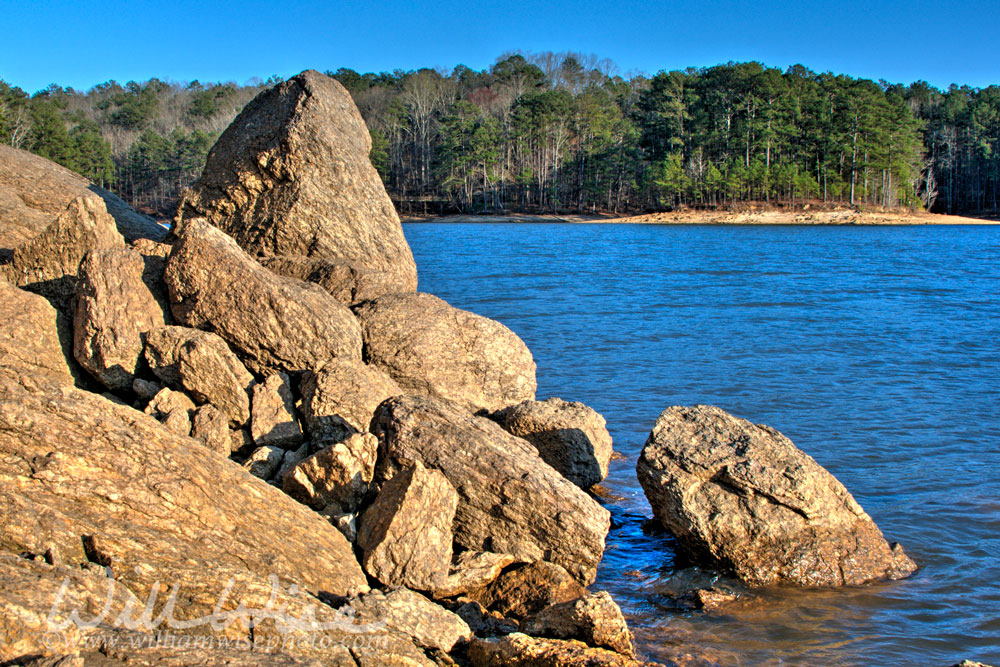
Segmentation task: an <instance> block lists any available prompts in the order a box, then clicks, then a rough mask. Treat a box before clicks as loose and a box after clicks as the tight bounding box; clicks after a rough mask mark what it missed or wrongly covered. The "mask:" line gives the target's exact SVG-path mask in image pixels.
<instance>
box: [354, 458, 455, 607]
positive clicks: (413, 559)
mask: <svg viewBox="0 0 1000 667" xmlns="http://www.w3.org/2000/svg"><path fill="white" fill-rule="evenodd" d="M457 504H458V494H457V493H455V489H454V488H453V487H452V485H451V484H450V483H449V482H448V478H447V477H445V476H444V475H443V474H441V473H440V472H439V471H437V470H428V469H426V468H424V467H423V466H422V465H421V464H420V463H419V462H416V463H414V464H413V465H412V466H410V467H408V468H407V469H406V470H403V471H401V472H400V473H399V474H397V475H396V476H395V477H393V478H392V479H391V480H389V481H388V482H386V483H385V484H384V485H383V486H382V489H381V491H379V494H378V497H377V498H375V502H373V503H372V504H371V506H370V507H369V508H368V509H367V510H365V513H364V515H363V516H362V517H361V526H360V528H359V529H358V546H359V547H360V548H361V550H362V552H363V556H362V559H361V564H362V565H363V566H364V568H365V571H366V572H367V573H368V574H370V575H371V576H373V577H375V578H376V579H378V580H379V581H381V582H382V583H383V584H386V585H388V586H407V587H409V588H415V589H417V590H423V591H431V590H434V589H435V588H436V587H437V586H439V585H441V583H442V582H443V581H444V580H445V577H447V575H448V568H449V566H450V565H451V546H452V529H451V524H452V520H453V519H454V517H455V506H456V505H457Z"/></svg>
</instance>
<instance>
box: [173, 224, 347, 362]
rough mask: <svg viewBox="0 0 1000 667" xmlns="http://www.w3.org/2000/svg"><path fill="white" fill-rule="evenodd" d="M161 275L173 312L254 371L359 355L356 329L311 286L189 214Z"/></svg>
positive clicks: (340, 309) (340, 307)
mask: <svg viewBox="0 0 1000 667" xmlns="http://www.w3.org/2000/svg"><path fill="white" fill-rule="evenodd" d="M178 232H179V234H180V238H179V239H178V241H177V243H176V245H175V246H174V250H173V253H171V255H170V259H169V260H168V261H167V268H166V272H165V274H164V280H165V281H166V283H167V289H168V290H169V292H170V302H171V306H172V309H173V313H174V317H176V318H177V320H178V321H179V322H181V323H182V324H185V325H187V326H189V327H194V328H196V329H207V330H211V331H213V332H215V333H217V334H218V335H219V336H221V337H222V338H223V339H225V341H226V342H227V343H229V345H231V346H232V347H233V349H234V350H236V352H237V353H238V354H239V355H240V357H241V358H242V359H243V362H244V363H245V364H246V365H247V367H248V368H249V369H250V370H251V371H254V372H255V373H259V374H261V375H265V374H267V373H268V372H269V371H286V372H292V371H303V370H307V369H310V368H319V367H321V366H322V365H323V364H325V363H327V362H329V361H331V360H333V359H337V358H346V359H353V360H360V359H361V329H360V327H359V326H358V322H357V320H355V319H354V317H353V316H352V315H351V311H350V310H348V309H347V307H346V306H344V305H342V304H341V303H339V302H338V301H337V300H336V299H334V298H333V297H332V296H330V295H329V294H327V293H326V292H324V291H323V290H322V289H320V288H319V287H316V286H315V285H310V284H308V283H303V282H299V281H296V280H291V279H289V278H282V277H281V276H277V275H275V274H273V273H271V272H270V271H268V270H267V269H265V268H264V267H262V266H261V265H260V264H258V263H257V262H256V261H254V259H253V258H252V257H250V256H248V255H247V254H246V253H245V252H244V251H243V250H241V249H240V247H239V246H238V245H237V244H236V242H235V241H233V240H232V239H231V238H229V237H228V236H226V235H225V234H224V233H223V232H221V231H219V230H218V229H216V228H215V227H212V226H211V225H209V224H208V223H206V222H205V221H203V220H188V221H186V222H185V223H184V226H183V227H182V228H180V229H179V230H178Z"/></svg>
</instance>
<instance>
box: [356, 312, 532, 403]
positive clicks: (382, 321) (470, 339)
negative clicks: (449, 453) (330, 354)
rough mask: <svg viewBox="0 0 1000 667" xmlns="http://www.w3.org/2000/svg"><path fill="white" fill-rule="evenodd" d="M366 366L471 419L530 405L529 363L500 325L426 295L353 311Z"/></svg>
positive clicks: (528, 354)
mask: <svg viewBox="0 0 1000 667" xmlns="http://www.w3.org/2000/svg"><path fill="white" fill-rule="evenodd" d="M354 312H355V314H357V316H358V319H359V320H361V326H362V330H363V335H364V346H365V347H364V355H365V361H367V362H368V363H369V364H372V365H373V366H375V367H377V368H379V369H381V370H383V371H385V372H386V373H387V374H388V375H389V377H391V378H392V379H393V380H395V381H396V382H398V383H399V386H400V387H402V388H403V389H404V390H405V391H406V392H407V393H410V394H416V395H423V396H435V397H437V398H443V399H446V400H448V401H451V402H453V403H455V404H456V405H461V406H463V407H465V408H466V409H467V410H469V411H470V412H475V411H477V410H488V411H493V410H499V409H501V408H504V407H506V406H508V405H511V404H513V403H517V402H519V401H523V400H527V399H533V398H534V397H535V387H536V382H535V362H534V360H533V359H532V357H531V352H530V351H529V350H528V348H527V346H526V345H525V344H524V342H523V341H522V340H521V339H520V338H518V337H517V335H516V334H515V333H514V332H513V331H511V330H510V329H508V328H507V327H505V326H504V325H502V324H500V323H499V322H496V321H494V320H491V319H488V318H486V317H481V316H479V315H476V314H474V313H470V312H468V311H465V310H459V309H458V308H453V307H452V306H449V305H448V304H447V303H445V302H444V301H442V300H441V299H439V298H437V297H436V296H433V295H431V294H422V293H421V294H390V295H387V296H383V297H380V298H378V299H376V300H375V301H371V302H368V303H364V304H362V305H360V306H358V307H357V308H355V311H354Z"/></svg>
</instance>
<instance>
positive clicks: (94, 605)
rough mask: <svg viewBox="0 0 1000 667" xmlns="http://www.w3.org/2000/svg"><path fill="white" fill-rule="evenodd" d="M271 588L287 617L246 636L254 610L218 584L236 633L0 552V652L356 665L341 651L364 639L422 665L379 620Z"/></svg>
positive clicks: (45, 662)
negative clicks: (234, 601) (230, 598)
mask: <svg viewBox="0 0 1000 667" xmlns="http://www.w3.org/2000/svg"><path fill="white" fill-rule="evenodd" d="M87 565H92V564H89V563H88V564H87ZM235 583H236V582H235V581H234V584H235ZM237 590H239V589H237ZM262 592H263V590H260V591H254V593H255V594H257V595H260V594H261V593H262ZM273 592H274V593H275V596H274V599H273V600H271V604H272V606H273V607H274V608H275V611H277V610H282V611H284V612H286V613H287V616H286V617H285V618H287V619H288V620H289V621H291V623H290V624H289V625H288V626H285V627H281V626H278V625H276V624H274V623H273V622H272V621H270V620H268V619H266V618H264V619H261V618H259V617H258V618H254V619H253V620H254V621H255V625H254V634H253V636H252V637H249V636H247V634H246V633H247V630H246V629H245V624H246V623H247V622H248V621H249V620H250V618H249V615H250V614H252V613H253V612H254V611H255V609H249V610H244V611H242V612H241V611H240V610H238V609H229V607H230V606H231V605H229V604H227V603H226V600H225V596H226V593H223V594H222V595H221V596H219V599H220V600H221V603H220V609H219V612H220V613H221V614H220V615H221V618H220V621H221V623H220V625H222V626H225V625H228V621H229V620H230V619H231V620H232V621H233V626H232V627H233V629H234V630H236V629H238V630H239V631H241V632H243V633H245V634H244V636H242V637H241V636H239V635H238V633H233V632H231V631H229V632H228V635H227V631H228V628H226V627H213V626H212V625H211V621H210V620H208V619H211V618H212V617H211V616H208V617H205V618H204V619H201V620H198V619H191V620H188V621H186V623H188V624H190V627H184V626H183V625H182V624H181V623H174V622H173V621H172V620H170V614H171V612H170V611H169V610H167V609H166V607H164V608H163V612H164V613H163V614H162V615H161V614H159V612H158V611H154V610H153V609H150V610H149V613H150V618H149V620H144V619H143V618H142V612H143V611H144V606H145V603H146V601H145V600H144V601H139V599H138V598H137V597H136V596H135V595H133V594H132V592H131V591H130V590H129V589H128V588H127V587H126V586H125V585H124V584H122V583H121V582H119V581H116V580H115V579H114V578H110V577H108V576H106V573H105V570H104V568H101V567H99V566H93V567H86V568H80V567H75V566H74V567H67V566H62V565H50V564H47V563H45V562H43V561H39V560H37V559H31V558H19V557H17V556H14V555H12V554H7V553H0V637H4V638H5V641H3V642H0V660H3V664H4V665H23V666H25V667H29V666H30V667H82V666H83V665H101V666H104V667H110V666H111V665H129V666H137V667H154V666H155V667H186V666H188V665H204V666H209V665H214V666H219V667H222V666H232V665H241V666H243V665H259V666H261V667H263V666H265V665H266V666H267V667H273V666H275V665H290V666H291V665H297V666H306V665H308V666H309V667H321V666H322V667H357V664H358V663H357V662H355V660H354V658H353V657H352V654H351V652H352V651H358V650H359V649H365V648H366V647H367V648H368V649H377V648H381V649H382V650H383V652H384V655H385V664H407V665H427V664H429V663H428V661H427V660H426V658H424V657H422V656H421V653H420V651H419V650H418V649H416V647H415V646H414V645H413V643H412V640H410V639H409V637H408V636H406V635H404V634H403V633H402V632H399V631H395V630H390V629H388V628H387V623H386V622H385V621H378V620H376V621H374V622H366V623H361V622H357V620H356V619H354V618H352V617H350V616H348V615H347V614H345V613H343V612H341V611H337V610H333V609H331V608H329V607H327V606H326V605H324V604H319V603H318V601H317V600H316V598H314V597H311V596H309V595H308V594H306V593H301V592H296V593H289V592H286V591H285V590H283V589H281V590H277V589H276V590H274V591H273ZM240 594H241V595H245V593H243V591H240ZM258 599H259V600H260V601H263V598H258ZM179 602H180V604H181V605H183V604H185V601H183V600H180V601H179ZM168 604H169V603H168ZM174 604H175V605H177V602H175V603H174ZM262 608H264V609H266V607H262ZM74 612H76V613H77V614H78V616H77V617H74V616H73V614H74ZM227 616H228V618H227ZM164 617H166V618H164ZM77 618H78V619H79V620H76V619H77ZM303 622H304V626H302V625H298V624H299V623H303ZM296 626H298V628H297V627H296ZM130 628H138V629H140V630H139V631H137V630H133V629H130ZM234 634H235V636H234ZM359 640H363V641H359ZM64 651H66V652H67V653H63V652H64ZM292 654H294V657H293V655H292ZM310 658H311V659H310ZM369 664H370V663H369Z"/></svg>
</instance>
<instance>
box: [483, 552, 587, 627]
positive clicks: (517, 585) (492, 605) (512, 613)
mask: <svg viewBox="0 0 1000 667" xmlns="http://www.w3.org/2000/svg"><path fill="white" fill-rule="evenodd" d="M586 593H587V591H586V589H585V588H584V587H583V586H581V585H580V583H579V582H578V581H577V580H576V579H575V578H573V576H572V575H571V574H570V573H569V572H567V571H566V569H565V568H562V567H560V566H558V565H556V564H554V563H548V562H546V561H543V560H540V561H536V562H534V563H530V564H528V565H524V566H522V567H519V568H517V569H515V570H510V571H509V572H504V573H503V574H501V575H500V576H499V577H498V578H497V580H496V581H494V582H493V583H492V584H490V585H489V586H488V587H487V588H486V589H485V590H484V591H479V592H477V593H475V594H471V595H470V597H472V598H473V599H475V600H476V601H478V602H480V603H482V605H483V606H485V607H486V608H487V609H490V610H492V611H495V612H498V613H500V614H502V615H503V616H505V617H508V618H513V619H517V620H522V619H525V618H527V617H529V616H532V615H533V614H537V613H538V612H540V611H542V610H543V609H545V608H546V607H549V606H551V605H554V604H559V603H560V602H569V601H571V600H576V599H577V598H580V597H581V596H583V595H585V594H586Z"/></svg>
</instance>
